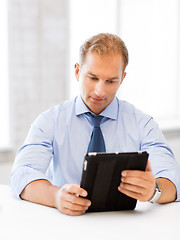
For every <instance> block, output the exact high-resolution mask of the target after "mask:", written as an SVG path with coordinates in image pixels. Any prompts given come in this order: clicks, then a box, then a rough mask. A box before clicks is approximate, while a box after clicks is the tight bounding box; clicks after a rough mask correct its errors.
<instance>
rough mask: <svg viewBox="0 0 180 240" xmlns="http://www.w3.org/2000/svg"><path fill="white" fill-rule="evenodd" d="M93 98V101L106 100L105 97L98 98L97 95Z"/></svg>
mask: <svg viewBox="0 0 180 240" xmlns="http://www.w3.org/2000/svg"><path fill="white" fill-rule="evenodd" d="M91 100H92V101H93V102H97V103H98V102H102V101H104V100H105V98H97V97H91Z"/></svg>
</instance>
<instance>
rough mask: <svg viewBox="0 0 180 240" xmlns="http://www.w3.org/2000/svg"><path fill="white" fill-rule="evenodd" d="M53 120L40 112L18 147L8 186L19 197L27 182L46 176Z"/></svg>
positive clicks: (51, 150)
mask: <svg viewBox="0 0 180 240" xmlns="http://www.w3.org/2000/svg"><path fill="white" fill-rule="evenodd" d="M53 131H54V126H53V121H52V118H51V117H50V114H48V113H43V114H41V115H40V116H39V117H38V118H37V119H36V120H35V122H34V123H33V125H32V126H31V128H30V130H29V133H28V135H27V138H26V140H25V142H24V145H23V146H22V147H21V148H20V149H19V151H18V153H17V156H16V159H15V162H14V166H13V169H12V173H11V178H10V187H11V189H12V192H13V194H14V195H15V196H17V197H19V196H20V194H21V192H22V191H23V189H24V188H25V186H26V185H27V184H29V183H30V182H32V181H35V180H38V179H46V180H48V181H50V179H49V178H48V176H47V174H46V171H47V168H48V166H49V164H50V161H51V159H52V157H53Z"/></svg>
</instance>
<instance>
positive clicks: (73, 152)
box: [10, 96, 180, 200]
mask: <svg viewBox="0 0 180 240" xmlns="http://www.w3.org/2000/svg"><path fill="white" fill-rule="evenodd" d="M86 112H89V109H88V108H87V107H86V105H85V104H84V102H83V101H82V99H81V97H80V96H78V97H76V98H75V99H73V100H71V101H65V102H63V103H61V104H59V105H58V106H54V107H52V108H51V109H49V110H48V111H46V112H43V113H42V114H41V115H40V116H39V117H38V118H37V119H36V120H35V122H34V123H33V124H32V126H31V128H30V131H29V133H28V135H27V138H26V140H25V142H24V144H23V146H22V147H21V148H20V149H19V151H18V153H17V156H16V160H15V163H14V166H13V170H12V174H11V179H10V185H11V188H12V190H13V192H14V194H15V195H16V196H19V195H20V194H21V192H22V190H23V189H24V187H25V186H26V185H27V184H28V183H30V182H32V181H34V180H38V179H46V180H48V181H50V182H51V183H52V184H54V185H56V186H62V185H64V184H66V183H78V184H79V183H80V179H81V172H82V167H83V160H84V156H85V154H86V153H87V148H88V144H89V141H90V137H91V133H92V129H93V123H92V119H91V117H89V116H88V115H87V114H84V113H86ZM101 115H102V116H104V118H103V120H102V122H101V129H102V133H103V136H104V141H105V146H106V152H134V151H147V152H148V153H149V160H150V162H151V167H152V172H153V174H154V176H155V178H158V177H163V178H167V179H169V180H171V181H172V182H173V183H174V184H175V186H176V189H177V200H179V199H180V171H179V167H178V164H177V162H176V160H175V159H174V156H173V153H172V151H171V149H170V148H169V147H168V145H167V143H166V141H165V138H164V136H163V135H162V133H161V131H160V129H159V127H158V125H157V123H156V122H155V121H154V120H153V118H152V117H150V116H149V115H147V114H144V113H142V112H141V111H139V110H138V109H136V108H135V107H134V106H133V105H131V104H129V103H127V102H125V101H120V100H118V99H117V98H116V97H115V98H114V100H113V101H112V102H111V104H110V105H109V106H108V107H107V108H106V109H105V110H104V111H103V112H102V113H101Z"/></svg>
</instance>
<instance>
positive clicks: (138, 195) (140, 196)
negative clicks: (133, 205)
mask: <svg viewBox="0 0 180 240" xmlns="http://www.w3.org/2000/svg"><path fill="white" fill-rule="evenodd" d="M118 190H119V191H120V192H122V193H123V194H125V195H127V196H129V197H132V198H134V199H137V200H140V201H146V199H143V196H142V194H141V193H137V192H132V191H129V190H127V189H124V188H120V187H118Z"/></svg>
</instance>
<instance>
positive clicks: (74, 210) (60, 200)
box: [56, 184, 91, 216]
mask: <svg viewBox="0 0 180 240" xmlns="http://www.w3.org/2000/svg"><path fill="white" fill-rule="evenodd" d="M81 196H82V197H86V196H87V192H86V191H85V190H84V189H82V188H80V186H79V185H77V184H65V185H64V186H62V187H61V188H60V189H59V190H58V191H57V193H56V208H57V209H58V210H59V211H61V212H62V213H64V214H67V215H71V216H78V215H82V214H83V213H85V211H86V210H87V209H88V207H89V206H90V205H91V202H90V201H89V200H87V199H85V198H82V197H81Z"/></svg>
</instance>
